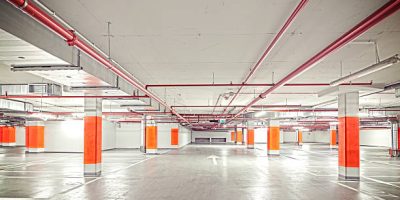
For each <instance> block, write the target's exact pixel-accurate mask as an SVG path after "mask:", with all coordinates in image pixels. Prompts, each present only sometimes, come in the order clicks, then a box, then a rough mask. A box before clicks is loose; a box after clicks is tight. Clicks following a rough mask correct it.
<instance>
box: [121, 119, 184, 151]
mask: <svg viewBox="0 0 400 200" xmlns="http://www.w3.org/2000/svg"><path fill="white" fill-rule="evenodd" d="M171 128H179V132H178V140H179V145H178V146H179V147H182V146H185V145H187V144H189V143H190V137H191V133H190V130H188V129H187V128H185V127H183V126H180V125H179V124H177V123H176V124H175V123H159V124H157V131H158V132H157V146H158V148H161V149H162V148H174V147H173V146H171ZM140 129H141V124H140V123H120V124H119V125H117V128H116V148H140Z"/></svg>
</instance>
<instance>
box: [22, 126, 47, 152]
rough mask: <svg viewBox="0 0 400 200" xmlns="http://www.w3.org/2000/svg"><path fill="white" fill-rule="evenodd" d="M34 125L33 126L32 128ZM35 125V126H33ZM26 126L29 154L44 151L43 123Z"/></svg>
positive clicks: (26, 142)
mask: <svg viewBox="0 0 400 200" xmlns="http://www.w3.org/2000/svg"><path fill="white" fill-rule="evenodd" d="M31 124H32V126H31ZM33 124H35V125H34V126H33ZM27 125H28V126H25V136H26V138H25V140H26V141H25V145H26V148H27V151H28V152H43V151H44V125H42V123H41V122H27Z"/></svg>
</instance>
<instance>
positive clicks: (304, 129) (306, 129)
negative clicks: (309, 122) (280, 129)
mask: <svg viewBox="0 0 400 200" xmlns="http://www.w3.org/2000/svg"><path fill="white" fill-rule="evenodd" d="M302 131H310V129H308V128H303V129H302Z"/></svg>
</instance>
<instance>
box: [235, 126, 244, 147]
mask: <svg viewBox="0 0 400 200" xmlns="http://www.w3.org/2000/svg"><path fill="white" fill-rule="evenodd" d="M236 144H243V132H242V130H241V129H240V130H239V129H236Z"/></svg>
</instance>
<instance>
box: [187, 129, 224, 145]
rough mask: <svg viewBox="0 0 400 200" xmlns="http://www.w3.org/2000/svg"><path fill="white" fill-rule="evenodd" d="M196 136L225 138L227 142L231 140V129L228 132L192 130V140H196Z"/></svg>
mask: <svg viewBox="0 0 400 200" xmlns="http://www.w3.org/2000/svg"><path fill="white" fill-rule="evenodd" d="M196 138H225V139H226V142H230V141H231V131H228V132H210V131H192V142H195V140H196Z"/></svg>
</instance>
